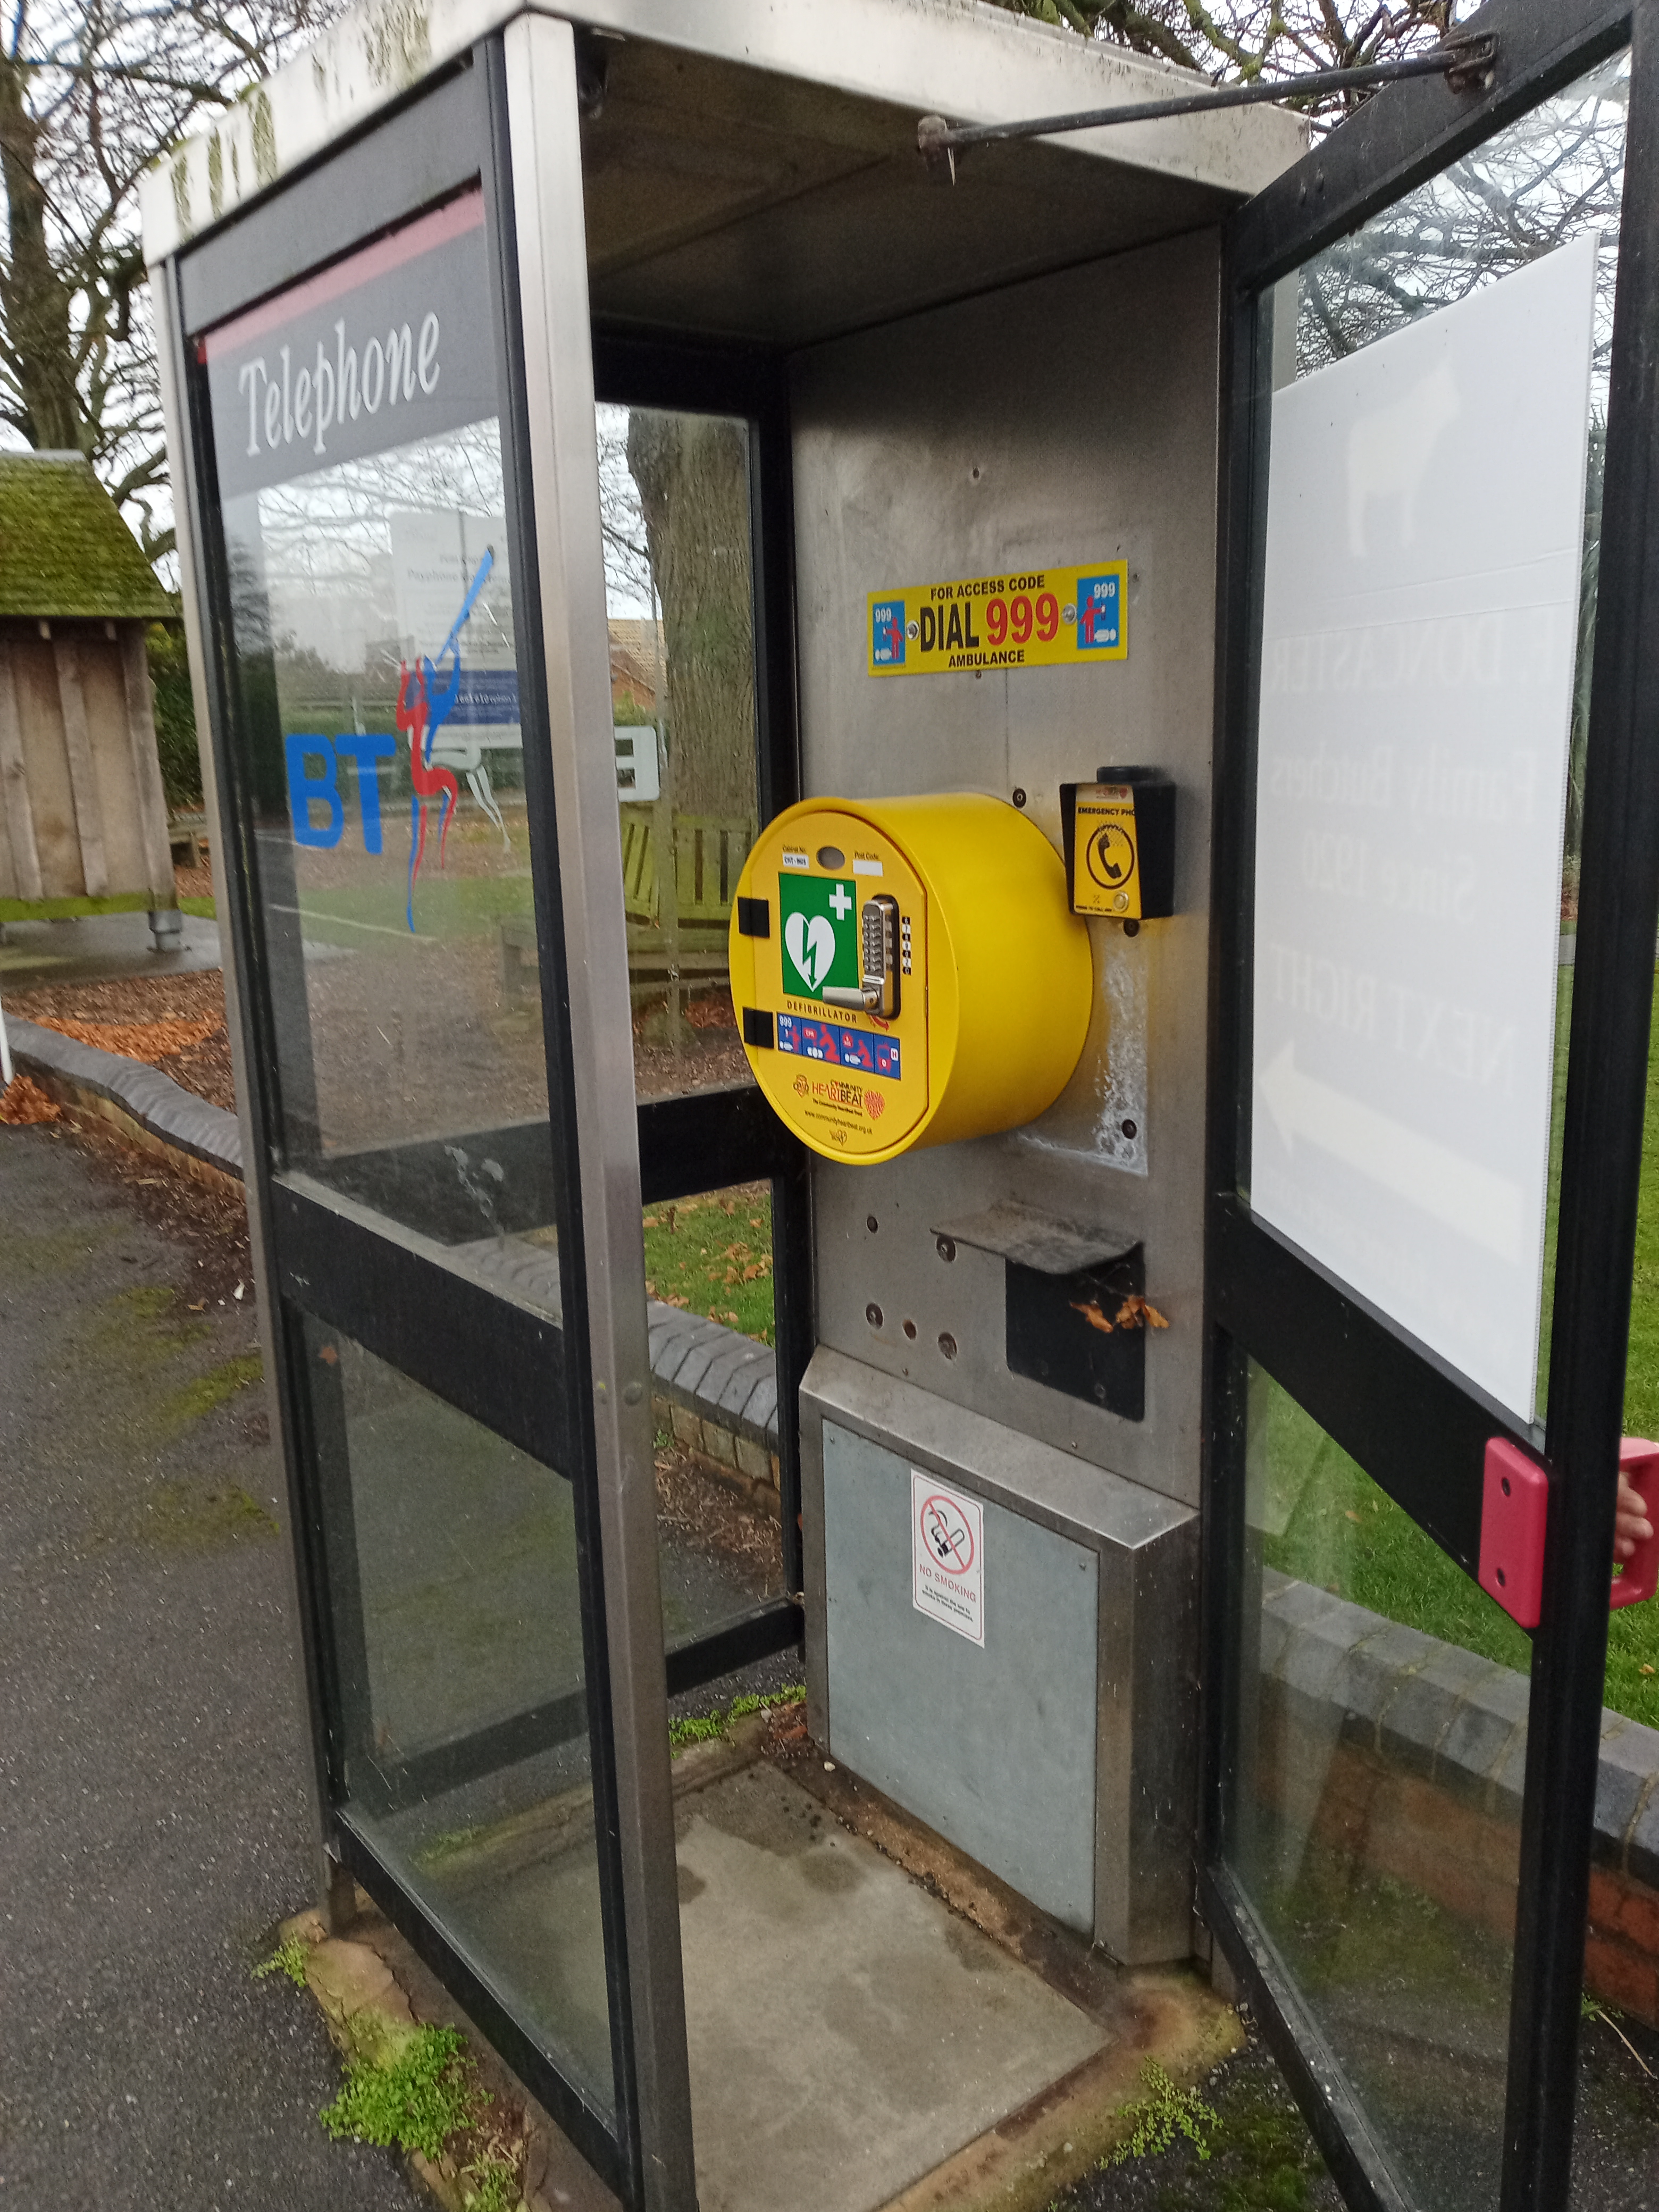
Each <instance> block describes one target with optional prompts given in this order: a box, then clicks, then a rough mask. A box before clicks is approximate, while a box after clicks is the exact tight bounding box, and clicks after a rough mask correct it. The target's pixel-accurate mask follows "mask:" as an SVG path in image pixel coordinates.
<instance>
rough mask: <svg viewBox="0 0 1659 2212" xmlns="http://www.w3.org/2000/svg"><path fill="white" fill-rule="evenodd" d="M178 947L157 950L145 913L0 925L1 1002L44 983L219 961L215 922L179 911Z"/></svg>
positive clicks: (180, 970)
mask: <svg viewBox="0 0 1659 2212" xmlns="http://www.w3.org/2000/svg"><path fill="white" fill-rule="evenodd" d="M179 921H180V925H181V927H180V930H179V940H178V950H177V951H167V952H157V951H155V946H154V945H153V943H152V942H151V939H150V933H149V922H148V921H146V919H145V917H144V916H143V915H142V914H86V915H76V916H75V917H74V918H73V919H71V920H68V921H9V922H6V923H4V924H3V925H0V1005H3V1003H4V1001H5V1000H6V999H7V998H8V996H9V994H11V993H12V992H13V991H31V990H34V989H35V988H37V987H39V986H40V985H41V984H43V983H90V982H104V981H107V980H109V979H110V978H112V977H113V976H117V975H191V974H193V973H194V972H195V971H196V970H197V969H201V968H216V967H217V966H218V965H219V929H218V925H217V923H216V922H212V921H206V920H204V918H203V917H202V916H200V915H193V914H186V915H180V916H179Z"/></svg>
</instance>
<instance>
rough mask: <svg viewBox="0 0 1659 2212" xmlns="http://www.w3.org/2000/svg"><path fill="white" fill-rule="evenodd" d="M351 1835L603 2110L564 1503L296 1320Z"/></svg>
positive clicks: (601, 1981)
mask: <svg viewBox="0 0 1659 2212" xmlns="http://www.w3.org/2000/svg"><path fill="white" fill-rule="evenodd" d="M304 1343H305V1353H306V1363H307V1375H308V1383H309V1387H310V1395H311V1401H312V1408H313V1414H312V1418H313V1425H314V1427H315V1431H316V1435H317V1441H318V1449H319V1458H320V1460H321V1462H322V1467H321V1473H322V1476H323V1484H322V1494H323V1497H324V1499H325V1505H324V1518H325V1528H324V1544H325V1561H326V1572H327V1583H328V1595H329V1601H330V1605H331V1612H332V1616H333V1638H332V1641H333V1646H334V1651H335V1661H336V1666H337V1676H338V1685H337V1687H338V1697H339V1701H340V1707H341V1714H342V1725H343V1741H344V1752H345V1769H346V1774H345V1779H346V1785H347V1791H348V1796H347V1801H346V1804H345V1806H344V1808H343V1813H344V1817H346V1818H347V1819H349V1820H350V1821H351V1823H352V1825H353V1826H356V1828H357V1829H358V1830H359V1831H360V1832H362V1835H363V1837H364V1838H365V1839H366V1840H367V1841H368V1843H369V1844H370V1845H371V1846H372V1847H373V1848H374V1850H375V1852H376V1854H377V1855H378V1856H379V1857H380V1858H381V1859H382V1860H384V1861H385V1862H386V1864H387V1865H388V1866H390V1867H391V1868H392V1870H393V1871H394V1873H395V1874H396V1875H397V1876H398V1880H399V1881H400V1882H401V1883H402V1885H403V1886H404V1887H405V1888H406V1889H407V1890H408V1891H409V1893H410V1895H412V1896H413V1897H415V1898H416V1899H418V1900H419V1901H420V1903H421V1904H422V1905H423V1906H424V1908H425V1909H426V1910H427V1911H428V1912H429V1913H430V1914H431V1915H432V1917H433V1918H434V1920H435V1922H436V1923H437V1924H438V1925H439V1926H440V1927H441V1928H442V1929H444V1931H445V1933H446V1935H447V1937H448V1938H449V1940H450V1941H451V1942H453V1944H454V1945H455V1947H456V1948H457V1949H458V1950H459V1951H460V1952H461V1954H463V1956H464V1957H465V1958H466V1960H467V1961H468V1963H469V1964H470V1965H471V1967H472V1968H473V1970H474V1971H475V1972H477V1974H478V1975H479V1977H480V1978H482V1979H483V1981H484V1982H485V1983H486V1984H488V1985H489V1987H490V1988H491V1989H492V1990H494V1991H495V1994H496V1996H498V1997H499V1998H500V1999H501V2002H503V2003H504V2004H505V2005H506V2006H507V2009H508V2010H509V2011H510V2012H512V2013H513V2015H515V2017H517V2018H518V2019H520V2020H521V2021H525V2022H526V2024H527V2025H528V2026H529V2027H531V2028H532V2031H533V2032H534V2033H535V2035H536V2037H537V2039H538V2041H541V2042H543V2043H544V2045H545V2046H546V2047H547V2049H548V2050H549V2051H550V2052H551V2053H552V2054H553V2055H554V2056H555V2057H556V2059H557V2061H558V2063H559V2064H560V2066H561V2068H562V2069H563V2070H564V2071H566V2072H567V2073H568V2075H569V2076H570V2078H571V2079H572V2080H573V2081H575V2082H577V2083H578V2084H579V2085H580V2087H581V2088H582V2090H583V2091H584V2093H586V2095H588V2096H589V2097H590V2098H591V2099H592V2100H594V2102H595V2103H597V2104H598V2105H599V2106H600V2107H601V2108H602V2109H603V2110H605V2111H606V2112H610V2111H611V2109H612V2106H613V2098H614V2084H613V2079H612V2072H611V2032H610V2013H609V2006H608V2000H607V1996H606V1984H605V1944H604V1937H603V1930H602V1928H601V1923H600V1917H599V1845H598V1842H597V1838H596V1835H595V1830H594V1820H593V1791H592V1778H591V1771H590V1762H589V1754H588V1731H587V1710H586V1662H585V1658H584V1650H583V1640H582V1619H581V1605H580V1593H579V1589H578V1563H577V1534H576V1523H575V1515H574V1506H573V1500H572V1495H571V1488H570V1485H569V1483H568V1481H567V1480H565V1478H564V1477H563V1476H562V1474H559V1473H557V1472H556V1470H555V1469H553V1468H549V1467H544V1466H543V1465H542V1464H541V1463H540V1462H538V1461H536V1460H533V1459H532V1458H530V1457H529V1456H528V1455H526V1454H525V1453H524V1452H521V1451H520V1450H518V1449H516V1448H515V1447H514V1446H513V1445H512V1444H510V1443H506V1442H505V1441H504V1440H503V1439H502V1438H501V1437H498V1436H495V1434H493V1433H492V1432H491V1431H489V1430H488V1429H485V1428H483V1427H481V1426H480V1425H479V1424H478V1423H477V1422H476V1421H474V1420H471V1419H469V1418H468V1417H467V1416H466V1415H465V1414H464V1413H458V1412H457V1411H456V1410H455V1408H454V1407H452V1406H449V1405H447V1404H446V1403H445V1402H444V1401H442V1400H441V1399H440V1398H438V1397H435V1395H433V1394H432V1393H431V1392H430V1391H428V1390H425V1389H422V1387H421V1386H420V1385H419V1384H418V1383H413V1382H410V1380H409V1379H408V1377H407V1376H404V1375H401V1374H399V1373H398V1371H397V1370H396V1369H394V1368H392V1367H390V1366H388V1365H386V1363H385V1362H384V1361H383V1360H380V1359H379V1358H376V1357H375V1356H374V1354H373V1353H371V1352H366V1351H365V1350H364V1349H363V1348H362V1346H361V1345H358V1344H356V1343H355V1342H354V1341H353V1340H351V1339H350V1338H349V1337H348V1336H346V1335H345V1334H343V1332H341V1331H340V1330H337V1329H333V1328H327V1327H325V1325H324V1324H323V1323H322V1322H319V1321H317V1320H315V1319H313V1318H312V1317H310V1316H307V1318H306V1322H305V1331H304Z"/></svg>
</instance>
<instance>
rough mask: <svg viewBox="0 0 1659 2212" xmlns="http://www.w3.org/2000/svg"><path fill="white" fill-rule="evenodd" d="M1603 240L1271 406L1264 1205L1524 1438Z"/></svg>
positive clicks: (1258, 1092) (1260, 991)
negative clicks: (1520, 1426) (1510, 1418)
mask: <svg viewBox="0 0 1659 2212" xmlns="http://www.w3.org/2000/svg"><path fill="white" fill-rule="evenodd" d="M1596 248H1597V241H1596V240H1595V239H1594V238H1586V239H1583V240H1578V241H1577V242H1576V243H1574V244H1572V245H1570V246H1563V247H1561V248H1560V249H1559V250H1558V251H1557V252H1554V253H1552V254H1551V255H1549V256H1548V257H1547V258H1545V259H1544V260H1541V261H1539V262H1537V263H1534V264H1532V265H1531V266H1529V267H1528V268H1526V269H1523V270H1519V271H1518V272H1516V274H1515V275H1512V276H1506V277H1504V278H1503V279H1502V280H1501V281H1500V282H1498V283H1495V284H1492V285H1490V286H1488V287H1486V289H1481V290H1479V291H1476V292H1474V293H1473V294H1472V295H1470V296H1469V297H1468V299H1466V300H1463V301H1459V302H1458V303H1457V304H1456V305H1455V306H1452V307H1446V308H1443V309H1442V310H1441V311H1439V312H1438V313H1435V314H1432V315H1429V316H1426V317H1425V319H1423V320H1421V321H1420V322H1417V323H1413V324H1412V325H1408V326H1407V328H1405V329H1403V330H1401V331H1398V332H1397V333H1395V335H1393V336H1391V337H1386V338H1383V339H1381V340H1379V341H1378V342H1377V343H1375V344H1373V345H1370V346H1367V347H1365V348H1364V349H1362V350H1361V351H1359V352H1358V353H1356V354H1354V355H1352V356H1350V357H1348V358H1347V359H1346V360H1343V361H1340V362H1335V363H1334V365H1332V366H1331V367H1329V368H1325V369H1322V370H1321V371H1319V372H1318V373H1316V374H1314V375H1311V376H1308V377H1306V378H1304V379H1303V380H1300V381H1299V382H1297V383H1294V384H1291V385H1289V386H1285V388H1284V389H1283V390H1282V391H1279V392H1277V393H1275V395H1274V397H1273V441H1272V454H1271V461H1270V465H1269V471H1268V505H1267V551H1266V571H1265V596H1264V612H1263V623H1262V645H1261V654H1262V658H1261V716H1260V725H1259V759H1258V769H1257V799H1256V807H1257V812H1256V851H1255V1029H1254V1044H1253V1069H1252V1078H1253V1082H1252V1097H1253V1109H1252V1132H1251V1147H1250V1203H1251V1206H1252V1208H1253V1209H1254V1211H1255V1212H1256V1213H1257V1214H1258V1215H1259V1216H1260V1217H1261V1219H1263V1220H1264V1221H1267V1222H1270V1223H1272V1224H1273V1225H1274V1226H1276V1227H1277V1228H1279V1230H1280V1231H1283V1233H1284V1234H1285V1236H1287V1237H1290V1238H1291V1239H1292V1241H1293V1242H1294V1243H1297V1244H1298V1245H1300V1246H1301V1247H1302V1248H1303V1249H1304V1251H1306V1252H1307V1253H1309V1254H1310V1255H1311V1256H1312V1257H1313V1258H1314V1259H1316V1260H1317V1261H1321V1262H1322V1263H1323V1264H1324V1265H1325V1266H1326V1267H1329V1268H1330V1269H1331V1270H1332V1271H1333V1272H1334V1273H1335V1274H1337V1275H1339V1276H1340V1277H1341V1278H1342V1279H1343V1280H1344V1281H1346V1283H1348V1284H1350V1285H1352V1287H1353V1288H1354V1289H1355V1290H1356V1291H1358V1292H1359V1293H1360V1294H1361V1295H1362V1296H1363V1297H1365V1298H1366V1299H1368V1300H1370V1302H1371V1303H1372V1304H1375V1305H1376V1306H1378V1307H1380V1308H1381V1309H1382V1310H1383V1311H1384V1312H1385V1313H1387V1314H1389V1316H1392V1317H1393V1318H1394V1319H1395V1321H1397V1322H1399V1323H1400V1324H1401V1326H1402V1327H1404V1328H1407V1329H1408V1330H1409V1331H1411V1333H1412V1334H1413V1335H1415V1336H1417V1337H1419V1338H1420V1339H1421V1340H1423V1341H1424V1342H1425V1344H1427V1345H1428V1346H1431V1348H1432V1349H1433V1350H1434V1351H1436V1352H1439V1353H1440V1354H1441V1355H1442V1356H1443V1358H1445V1359H1447V1360H1448V1361H1449V1363H1450V1364H1452V1365H1453V1366H1454V1367H1455V1368H1456V1369H1458V1370H1460V1371H1461V1372H1462V1374H1464V1375H1465V1376H1468V1378H1469V1379H1470V1380H1471V1381H1472V1382H1473V1383H1476V1384H1477V1385H1478V1386H1480V1388H1481V1389H1484V1390H1486V1391H1487V1392H1489V1393H1490V1394H1491V1395H1492V1396H1493V1397H1494V1398H1496V1399H1498V1400H1499V1401H1501V1402H1502V1404H1503V1405H1504V1406H1505V1407H1508V1408H1509V1409H1510V1411H1512V1412H1513V1413H1516V1415H1517V1416H1518V1417H1519V1418H1520V1419H1522V1420H1528V1419H1531V1417H1532V1413H1533V1406H1534V1395H1535V1367H1536V1362H1537V1346H1538V1325H1539V1295H1540V1285H1541V1267H1542V1258H1543V1239H1544V1229H1545V1206H1546V1200H1547V1188H1548V1169H1549V1128H1550V1106H1551V1096H1552V1084H1553V1068H1554V1036H1555V995H1556V979H1557V967H1558V961H1559V930H1560V866H1561V836H1562V819H1563V805H1564V795H1565V777H1566V768H1567V750H1568V738H1569V730H1570V722H1571V699H1572V686H1573V672H1574V663H1575V648H1576V642H1577V618H1578V588H1579V576H1580V570H1581V566H1582V557H1583V526H1584V471H1585V458H1586V439H1587V435H1588V424H1589V380H1590V353H1591V340H1592V319H1593V314H1594V307H1595V258H1596Z"/></svg>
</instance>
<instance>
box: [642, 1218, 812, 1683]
mask: <svg viewBox="0 0 1659 2212" xmlns="http://www.w3.org/2000/svg"><path fill="white" fill-rule="evenodd" d="M644 1229H645V1274H646V1283H645V1288H646V1296H647V1299H648V1300H649V1301H650V1304H649V1308H648V1314H649V1320H650V1325H651V1334H652V1342H653V1348H654V1354H655V1364H656V1365H657V1369H658V1376H659V1379H658V1382H657V1384H656V1393H655V1398H654V1406H653V1410H654V1413H655V1417H656V1449H655V1459H656V1482H657V1539H658V1559H659V1571H660V1574H661V1580H662V1607H663V1637H664V1640H665V1644H666V1646H667V1648H668V1649H669V1650H674V1649H675V1648H676V1647H677V1646H678V1645H682V1644H691V1643H694V1642H695V1641H696V1639H697V1638H699V1637H701V1636H705V1635H708V1634H709V1633H710V1632H713V1631H714V1630H715V1629H717V1628H720V1627H721V1626H725V1625H726V1623H728V1622H730V1621H732V1620H738V1619H739V1618H741V1616H742V1615H743V1614H744V1613H748V1612H750V1610H752V1608H753V1607H756V1606H757V1605H760V1604H763V1603H766V1602H768V1601H772V1600H775V1599H777V1598H781V1597H782V1596H783V1595H785V1594H786V1593H785V1589H784V1575H783V1524H782V1514H781V1498H780V1490H779V1470H778V1457H777V1454H778V1392H777V1367H776V1361H775V1356H774V1352H773V1346H774V1345H775V1341H776V1330H775V1317H774V1310H773V1288H772V1280H773V1279H772V1188H771V1185H770V1184H769V1183H765V1182H751V1183H739V1184H734V1185H733V1186H732V1187H731V1188H728V1189H726V1190H711V1191H704V1192H702V1193H700V1194H698V1195H697V1196H696V1197H695V1198H683V1199H678V1200H673V1201H666V1200H665V1201H664V1202H662V1203H660V1204H659V1205H656V1206H647V1208H646V1209H645V1219H644ZM708 1322H714V1323H716V1324H718V1326H717V1327H716V1328H708V1327H707V1326H706V1324H707V1323H708ZM670 1346H674V1347H675V1348H676V1349H677V1350H678V1351H679V1356H678V1358H675V1357H674V1356H673V1353H672V1352H670V1349H669V1347H670ZM680 1347H683V1349H680ZM716 1363H718V1364H716ZM711 1395H717V1396H718V1399H719V1402H720V1407H721V1410H722V1418H721V1419H719V1420H715V1419H710V1418H706V1417H705V1413H704V1411H703V1410H702V1409H703V1408H704V1407H707V1405H708V1399H709V1397H710V1396H711Z"/></svg>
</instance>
